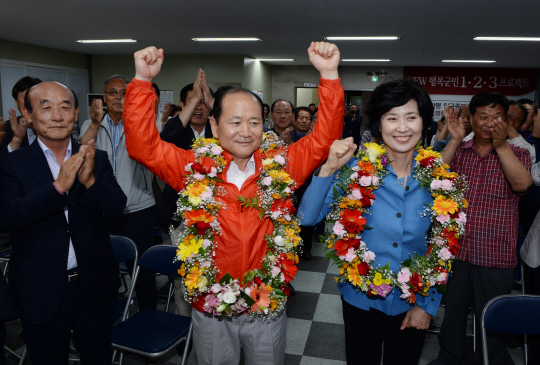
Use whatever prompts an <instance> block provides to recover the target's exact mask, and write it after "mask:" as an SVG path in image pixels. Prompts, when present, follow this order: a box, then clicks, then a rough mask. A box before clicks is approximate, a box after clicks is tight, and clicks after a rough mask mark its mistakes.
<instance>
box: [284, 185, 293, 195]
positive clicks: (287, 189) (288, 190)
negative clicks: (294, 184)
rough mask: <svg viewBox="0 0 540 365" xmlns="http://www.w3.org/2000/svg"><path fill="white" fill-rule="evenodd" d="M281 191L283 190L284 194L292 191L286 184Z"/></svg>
mask: <svg viewBox="0 0 540 365" xmlns="http://www.w3.org/2000/svg"><path fill="white" fill-rule="evenodd" d="M283 192H285V193H286V194H290V193H292V190H291V189H289V187H288V186H287V187H286V188H285V190H283Z"/></svg>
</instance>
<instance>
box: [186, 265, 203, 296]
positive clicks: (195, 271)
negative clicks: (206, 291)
mask: <svg viewBox="0 0 540 365" xmlns="http://www.w3.org/2000/svg"><path fill="white" fill-rule="evenodd" d="M200 279H201V277H200V273H199V268H198V267H197V266H195V267H193V268H192V269H191V272H190V273H189V274H188V275H187V277H186V281H185V284H186V286H187V287H188V289H189V290H193V289H195V288H196V287H197V284H199V280H200Z"/></svg>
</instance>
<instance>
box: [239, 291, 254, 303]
mask: <svg viewBox="0 0 540 365" xmlns="http://www.w3.org/2000/svg"><path fill="white" fill-rule="evenodd" d="M240 296H241V297H242V298H244V300H245V301H246V303H247V304H248V305H249V306H250V307H251V306H252V305H253V304H255V300H254V299H253V298H252V297H250V296H249V295H247V294H246V293H244V292H243V291H240Z"/></svg>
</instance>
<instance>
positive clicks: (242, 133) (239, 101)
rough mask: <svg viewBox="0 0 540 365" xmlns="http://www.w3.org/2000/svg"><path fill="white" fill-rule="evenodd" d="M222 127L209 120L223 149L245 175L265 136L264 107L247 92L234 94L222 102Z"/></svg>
mask: <svg viewBox="0 0 540 365" xmlns="http://www.w3.org/2000/svg"><path fill="white" fill-rule="evenodd" d="M222 103H223V110H222V112H221V116H220V117H219V124H218V123H217V122H216V120H215V119H214V118H210V123H211V125H212V134H213V135H214V137H216V138H218V139H219V143H220V145H221V147H223V149H224V150H225V151H227V152H229V153H230V154H231V155H232V156H233V159H234V161H235V162H236V164H237V165H238V166H239V168H240V169H241V170H242V171H243V169H244V168H245V165H246V164H247V162H248V161H249V158H250V157H251V155H252V154H253V152H255V151H256V150H257V148H259V146H260V144H261V140H262V134H263V120H262V116H261V106H260V104H259V102H258V101H257V99H255V98H254V97H253V96H252V95H249V94H247V93H244V92H235V93H229V94H227V95H225V97H224V98H223V101H222Z"/></svg>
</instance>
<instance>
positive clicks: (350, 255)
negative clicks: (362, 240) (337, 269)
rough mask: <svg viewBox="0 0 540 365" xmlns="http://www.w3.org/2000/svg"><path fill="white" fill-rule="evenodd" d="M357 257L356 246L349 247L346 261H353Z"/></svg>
mask: <svg viewBox="0 0 540 365" xmlns="http://www.w3.org/2000/svg"><path fill="white" fill-rule="evenodd" d="M355 257H356V254H355V253H354V248H352V247H349V249H348V250H347V254H346V255H345V261H347V262H352V260H354V258H355Z"/></svg>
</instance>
